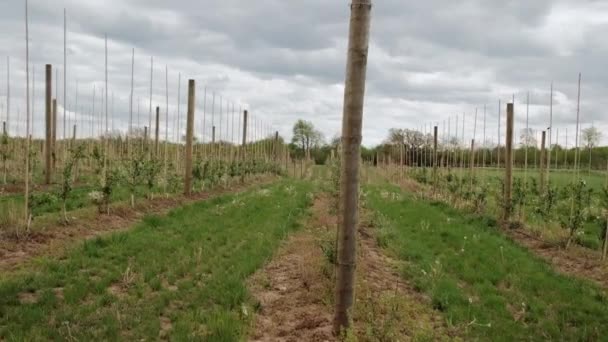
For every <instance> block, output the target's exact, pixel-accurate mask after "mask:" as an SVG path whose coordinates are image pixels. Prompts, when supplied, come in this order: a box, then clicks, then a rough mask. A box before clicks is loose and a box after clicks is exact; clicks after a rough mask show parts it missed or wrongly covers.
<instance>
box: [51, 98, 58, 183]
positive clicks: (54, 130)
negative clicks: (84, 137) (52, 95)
mask: <svg viewBox="0 0 608 342" xmlns="http://www.w3.org/2000/svg"><path fill="white" fill-rule="evenodd" d="M52 115H53V117H52V125H53V126H52V128H51V132H52V133H51V134H52V139H51V157H52V159H53V160H52V164H53V165H52V166H51V167H52V169H53V171H54V170H55V163H56V162H57V153H56V152H57V99H53V114H52Z"/></svg>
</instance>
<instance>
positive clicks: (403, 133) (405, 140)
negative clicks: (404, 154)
mask: <svg viewBox="0 0 608 342" xmlns="http://www.w3.org/2000/svg"><path fill="white" fill-rule="evenodd" d="M430 141H432V137H431V138H430V140H429V137H428V136H426V137H425V136H424V134H422V133H421V132H419V131H415V130H410V129H400V128H391V129H390V130H389V131H388V138H387V139H386V143H387V144H390V145H404V146H406V147H407V148H409V149H416V148H420V147H422V146H424V145H426V144H428V143H429V142H430Z"/></svg>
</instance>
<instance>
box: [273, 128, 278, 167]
mask: <svg viewBox="0 0 608 342" xmlns="http://www.w3.org/2000/svg"><path fill="white" fill-rule="evenodd" d="M273 149H274V153H273V154H274V159H275V162H276V161H277V160H278V159H279V131H276V132H274V147H273Z"/></svg>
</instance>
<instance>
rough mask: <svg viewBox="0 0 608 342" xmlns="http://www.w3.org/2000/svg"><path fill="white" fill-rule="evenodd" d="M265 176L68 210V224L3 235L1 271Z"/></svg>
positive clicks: (230, 191) (0, 254)
mask: <svg viewBox="0 0 608 342" xmlns="http://www.w3.org/2000/svg"><path fill="white" fill-rule="evenodd" d="M270 181H271V180H269V179H265V180H261V181H257V182H251V183H248V184H244V185H240V184H239V185H235V186H232V187H229V188H227V189H217V190H212V191H209V192H203V193H197V194H194V195H192V196H191V197H184V196H177V197H170V198H166V197H158V198H155V199H153V200H139V202H137V203H136V205H135V208H131V206H130V205H129V204H127V203H120V204H114V205H112V207H111V211H110V215H100V214H97V213H96V209H94V208H87V209H84V210H80V211H78V212H76V213H74V212H71V213H68V216H69V217H70V218H71V222H70V224H69V225H61V224H57V223H54V224H51V225H48V226H46V227H42V228H41V229H37V230H35V231H34V232H31V233H30V234H29V235H28V236H27V237H23V238H21V239H16V238H14V237H8V236H4V237H1V239H0V271H10V270H15V269H18V268H19V267H21V266H23V265H24V264H26V263H27V262H28V261H30V260H32V259H33V258H35V257H39V256H42V255H61V254H62V253H64V252H65V250H66V248H68V247H69V246H71V245H73V243H75V242H77V241H81V240H85V239H90V238H94V237H97V236H101V235H103V234H107V233H110V232H117V231H122V230H127V229H130V228H131V227H132V226H133V224H135V223H136V222H138V221H139V220H141V219H142V218H143V217H144V216H146V215H149V214H157V215H163V214H166V213H167V212H168V211H170V210H171V209H173V208H176V207H179V206H182V205H186V204H188V203H193V202H197V201H202V200H206V199H208V198H211V197H216V196H219V195H222V194H227V193H235V192H241V191H244V190H246V189H247V188H249V187H251V186H254V185H259V184H264V183H268V182H270Z"/></svg>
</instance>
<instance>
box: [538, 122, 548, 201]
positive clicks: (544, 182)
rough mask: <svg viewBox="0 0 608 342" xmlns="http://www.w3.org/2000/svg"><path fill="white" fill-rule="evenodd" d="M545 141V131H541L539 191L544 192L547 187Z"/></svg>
mask: <svg viewBox="0 0 608 342" xmlns="http://www.w3.org/2000/svg"><path fill="white" fill-rule="evenodd" d="M546 141H547V132H546V131H543V132H542V137H541V143H540V193H541V194H544V193H545V190H546V187H547V170H546V168H547V149H546V147H545V144H546Z"/></svg>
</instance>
